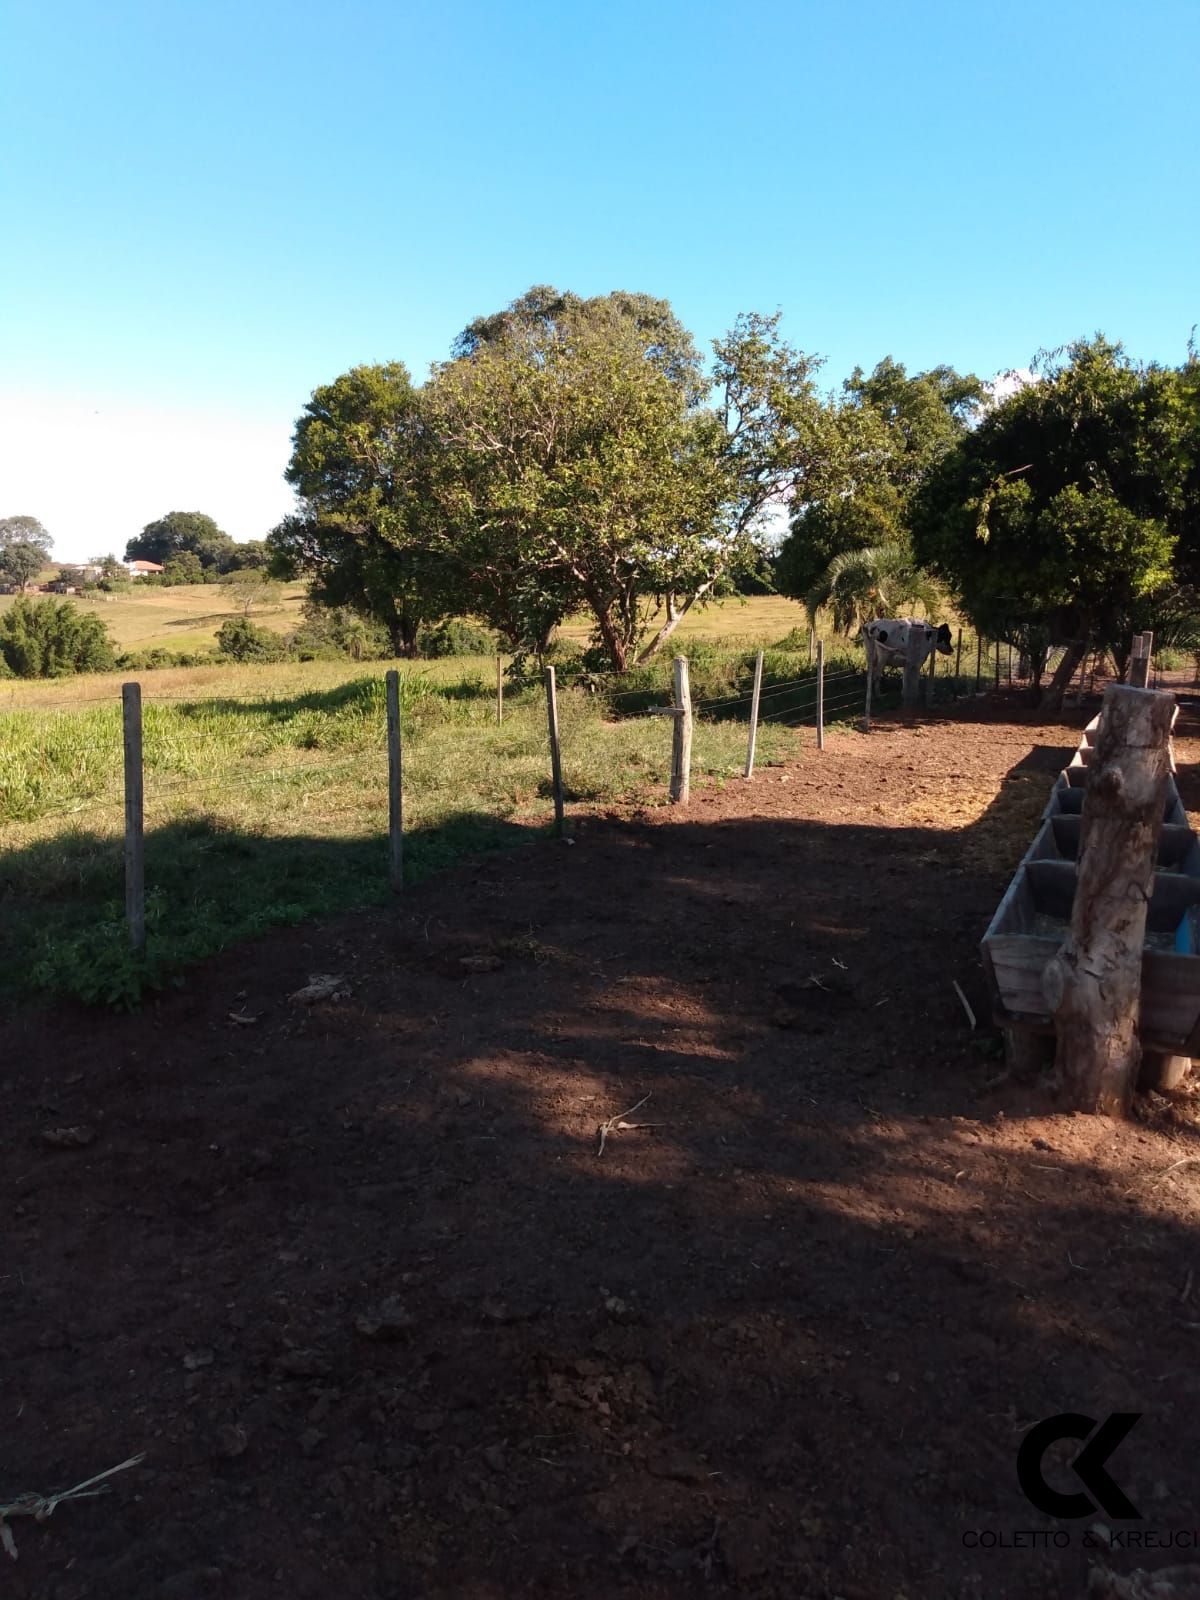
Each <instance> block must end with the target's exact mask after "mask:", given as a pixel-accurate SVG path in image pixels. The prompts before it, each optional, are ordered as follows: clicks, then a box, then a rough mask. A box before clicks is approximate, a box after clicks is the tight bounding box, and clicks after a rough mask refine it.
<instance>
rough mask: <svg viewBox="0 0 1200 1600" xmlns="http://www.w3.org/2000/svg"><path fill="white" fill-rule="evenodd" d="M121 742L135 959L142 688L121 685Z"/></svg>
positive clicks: (140, 873) (140, 923) (139, 935)
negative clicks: (123, 745) (122, 739)
mask: <svg viewBox="0 0 1200 1600" xmlns="http://www.w3.org/2000/svg"><path fill="white" fill-rule="evenodd" d="M121 714H122V723H123V732H124V742H125V922H126V924H127V926H128V928H129V945H130V948H131V949H132V951H133V953H134V954H135V955H139V956H140V955H141V954H142V953H143V952H144V950H145V948H146V860H145V849H144V846H145V833H144V821H145V818H144V806H143V789H142V686H141V684H140V683H123V684H122V685H121Z"/></svg>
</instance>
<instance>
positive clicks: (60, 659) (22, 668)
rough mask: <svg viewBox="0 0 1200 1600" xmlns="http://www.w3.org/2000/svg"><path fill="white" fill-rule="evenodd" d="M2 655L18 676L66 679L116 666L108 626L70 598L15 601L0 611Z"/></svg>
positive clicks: (0, 648)
mask: <svg viewBox="0 0 1200 1600" xmlns="http://www.w3.org/2000/svg"><path fill="white" fill-rule="evenodd" d="M0 657H3V659H4V661H5V663H6V664H7V666H8V669H9V671H10V672H11V673H12V674H13V676H14V677H18V678H65V677H69V676H70V675H71V674H72V673H76V672H108V671H110V670H111V669H112V667H113V666H114V665H115V659H114V656H113V647H112V641H111V639H110V638H109V633H108V629H107V628H106V627H105V626H104V624H103V622H101V620H100V618H99V617H94V616H90V615H89V614H88V613H86V612H82V611H80V610H79V608H78V607H77V606H74V605H72V604H71V602H70V601H69V600H64V601H61V602H59V601H54V600H39V601H36V602H35V601H31V600H26V599H20V600H17V601H16V602H15V603H14V604H13V605H12V606H10V607H9V609H8V610H7V611H5V612H4V613H3V614H0Z"/></svg>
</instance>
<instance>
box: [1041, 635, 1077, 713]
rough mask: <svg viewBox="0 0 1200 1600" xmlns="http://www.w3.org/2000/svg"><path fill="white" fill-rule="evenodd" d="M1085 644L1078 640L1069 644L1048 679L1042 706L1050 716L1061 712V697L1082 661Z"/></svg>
mask: <svg viewBox="0 0 1200 1600" xmlns="http://www.w3.org/2000/svg"><path fill="white" fill-rule="evenodd" d="M1086 649H1087V645H1086V644H1081V643H1080V642H1079V641H1078V640H1076V641H1075V642H1073V643H1072V644H1069V645H1068V646H1067V648H1066V653H1065V654H1064V656H1063V658H1062V660H1061V661H1060V662H1059V663H1058V666H1057V667H1056V668H1055V670H1054V676H1053V677H1052V678H1051V679H1050V687H1049V688H1048V689H1047V690H1046V695H1045V700H1044V702H1043V703H1044V705H1045V707H1046V710H1047V711H1049V712H1050V713H1051V714H1052V715H1053V714H1055V713H1057V712H1059V711H1061V710H1062V703H1063V695H1065V694H1066V692H1067V690H1068V689H1069V688H1070V686H1071V679H1072V678H1073V677H1074V676H1075V668H1076V667H1077V666H1078V665H1079V663H1080V662H1081V661H1082V660H1083V657H1084V652H1085V651H1086Z"/></svg>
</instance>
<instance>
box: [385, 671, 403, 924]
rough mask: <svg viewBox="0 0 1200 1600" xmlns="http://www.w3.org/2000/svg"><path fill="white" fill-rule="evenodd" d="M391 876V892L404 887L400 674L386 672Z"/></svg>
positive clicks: (397, 892)
mask: <svg viewBox="0 0 1200 1600" xmlns="http://www.w3.org/2000/svg"><path fill="white" fill-rule="evenodd" d="M387 748H388V851H389V869H388V878H389V881H390V883H391V885H392V892H393V893H394V894H399V893H400V891H401V889H403V887H404V768H403V765H402V751H401V747H400V674H399V673H398V672H397V671H396V670H395V668H392V670H391V671H390V672H389V673H388V675H387Z"/></svg>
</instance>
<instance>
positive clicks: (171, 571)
mask: <svg viewBox="0 0 1200 1600" xmlns="http://www.w3.org/2000/svg"><path fill="white" fill-rule="evenodd" d="M144 559H147V560H148V559H150V558H149V557H146V558H144ZM141 581H142V582H145V581H146V580H145V579H142V580H141ZM162 581H163V583H164V584H166V585H168V586H170V585H172V584H178V583H203V582H204V565H203V563H202V562H201V560H200V557H199V556H198V555H197V554H196V552H195V551H194V550H180V551H179V552H178V553H177V554H176V555H173V556H168V557H167V560H166V561H165V562H164V564H163V574H162Z"/></svg>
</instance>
